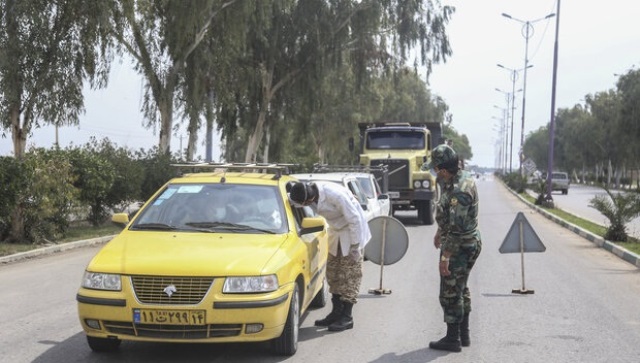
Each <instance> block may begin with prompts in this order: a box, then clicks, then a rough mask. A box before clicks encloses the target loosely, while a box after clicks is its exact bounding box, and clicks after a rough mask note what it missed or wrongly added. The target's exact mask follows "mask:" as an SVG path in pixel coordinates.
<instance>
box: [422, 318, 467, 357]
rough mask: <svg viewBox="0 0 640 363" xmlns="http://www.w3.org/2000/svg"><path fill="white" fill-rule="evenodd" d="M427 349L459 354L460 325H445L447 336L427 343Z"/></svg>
mask: <svg viewBox="0 0 640 363" xmlns="http://www.w3.org/2000/svg"><path fill="white" fill-rule="evenodd" d="M429 348H431V349H437V350H447V351H449V352H460V351H461V350H462V348H461V347H460V324H450V323H447V335H446V336H445V337H444V338H442V339H440V340H438V341H437V342H431V343H429Z"/></svg>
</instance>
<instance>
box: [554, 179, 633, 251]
mask: <svg viewBox="0 0 640 363" xmlns="http://www.w3.org/2000/svg"><path fill="white" fill-rule="evenodd" d="M596 195H607V193H606V192H605V191H604V190H602V188H598V187H592V186H586V185H579V184H571V188H570V189H569V193H568V194H566V195H563V194H561V193H560V192H554V193H553V194H552V196H553V202H554V203H555V205H556V207H557V208H560V209H562V210H565V211H567V212H569V213H571V214H574V215H576V216H578V217H581V218H584V219H588V220H590V221H593V222H595V223H597V224H600V225H603V226H608V225H609V220H608V219H607V218H606V217H605V216H604V215H603V214H602V213H600V212H599V211H598V210H597V209H595V208H592V207H589V202H590V200H591V199H593V198H594V197H595V196H596ZM627 233H628V234H629V235H630V236H633V237H635V238H639V239H640V217H638V218H635V219H634V220H633V221H631V222H630V223H628V224H627Z"/></svg>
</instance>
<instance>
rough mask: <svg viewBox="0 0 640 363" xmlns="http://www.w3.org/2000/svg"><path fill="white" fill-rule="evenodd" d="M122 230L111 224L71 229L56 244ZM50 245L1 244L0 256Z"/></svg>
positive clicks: (112, 233)
mask: <svg viewBox="0 0 640 363" xmlns="http://www.w3.org/2000/svg"><path fill="white" fill-rule="evenodd" d="M121 230H122V228H120V227H118V226H116V225H113V224H111V223H108V224H105V225H103V226H100V227H92V226H79V227H71V228H69V230H67V233H66V235H65V236H64V238H61V239H59V240H57V241H54V242H55V243H56V244H60V243H67V242H75V241H81V240H85V239H91V238H96V237H104V236H111V235H114V234H118V233H119V232H120V231H121ZM49 245H50V244H34V243H5V242H0V256H8V255H13V254H15V253H20V252H25V251H30V250H34V249H36V248H42V247H46V246H49Z"/></svg>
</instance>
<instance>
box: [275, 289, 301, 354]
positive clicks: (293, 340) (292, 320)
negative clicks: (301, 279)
mask: <svg viewBox="0 0 640 363" xmlns="http://www.w3.org/2000/svg"><path fill="white" fill-rule="evenodd" d="M299 329H300V291H299V289H298V284H295V287H294V289H293V296H291V303H290V304H289V314H288V315H287V322H286V323H285V325H284V329H283V330H282V335H280V336H279V337H277V338H275V339H274V340H272V341H271V349H272V350H273V352H274V353H275V354H278V355H288V356H291V355H294V354H295V353H296V351H297V350H298V332H299Z"/></svg>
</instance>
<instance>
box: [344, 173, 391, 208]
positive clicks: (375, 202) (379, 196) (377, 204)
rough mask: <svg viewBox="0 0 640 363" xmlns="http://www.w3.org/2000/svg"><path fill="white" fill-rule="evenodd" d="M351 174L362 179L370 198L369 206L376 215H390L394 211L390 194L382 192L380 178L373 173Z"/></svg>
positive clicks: (363, 186) (365, 191) (361, 182)
mask: <svg viewBox="0 0 640 363" xmlns="http://www.w3.org/2000/svg"><path fill="white" fill-rule="evenodd" d="M349 174H350V175H353V176H355V177H356V178H357V179H358V180H359V181H360V184H361V185H362V188H363V189H364V193H365V194H366V195H367V199H368V200H369V206H370V208H371V209H372V211H373V214H375V216H390V215H391V212H392V209H391V200H390V199H389V195H388V194H384V193H382V188H380V184H379V183H378V180H376V177H375V175H373V174H371V173H349Z"/></svg>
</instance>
